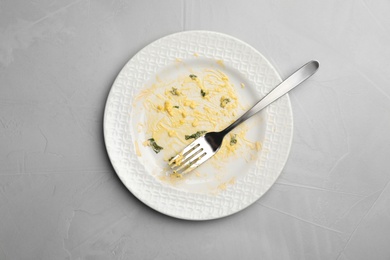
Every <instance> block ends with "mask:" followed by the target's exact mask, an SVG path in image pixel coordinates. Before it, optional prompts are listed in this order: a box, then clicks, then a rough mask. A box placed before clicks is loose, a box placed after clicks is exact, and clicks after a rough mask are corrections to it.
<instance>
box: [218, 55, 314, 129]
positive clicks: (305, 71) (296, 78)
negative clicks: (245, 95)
mask: <svg viewBox="0 0 390 260" xmlns="http://www.w3.org/2000/svg"><path fill="white" fill-rule="evenodd" d="M319 65H320V64H319V63H318V61H309V62H308V63H306V64H305V65H303V66H302V67H301V68H299V69H298V70H297V71H295V72H294V73H293V74H291V76H289V77H288V78H287V79H285V80H284V81H282V82H281V83H280V84H279V85H277V86H276V87H275V88H273V89H272V90H271V91H270V92H269V93H268V94H267V95H266V96H265V97H263V98H262V99H260V101H258V102H257V103H256V104H255V105H254V106H253V107H252V108H251V109H249V110H248V111H247V112H245V114H243V115H242V116H241V117H240V118H238V119H237V120H236V121H234V122H233V123H232V124H231V125H229V126H228V127H226V128H225V129H224V130H222V133H223V134H227V133H228V132H230V131H231V130H233V129H234V128H235V127H236V126H238V125H239V124H241V123H242V122H244V121H245V120H247V119H248V118H250V117H251V116H253V115H254V114H256V113H258V112H260V111H261V110H262V109H263V108H265V107H266V106H268V105H269V104H271V103H272V102H274V101H275V100H277V99H279V98H280V97H282V96H283V95H284V94H286V93H287V92H289V91H290V90H292V89H293V88H295V87H296V86H298V85H299V84H301V83H302V82H303V81H305V80H306V79H308V78H309V77H310V76H312V75H313V74H314V73H315V72H316V71H317V70H318V67H319Z"/></svg>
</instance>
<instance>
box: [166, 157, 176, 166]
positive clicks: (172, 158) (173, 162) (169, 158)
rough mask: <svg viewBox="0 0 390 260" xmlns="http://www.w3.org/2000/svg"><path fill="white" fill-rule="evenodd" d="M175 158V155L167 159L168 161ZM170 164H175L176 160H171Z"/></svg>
mask: <svg viewBox="0 0 390 260" xmlns="http://www.w3.org/2000/svg"><path fill="white" fill-rule="evenodd" d="M173 158H175V156H172V157H171V158H169V159H168V162H170V161H172V159H173ZM172 164H176V160H175V161H174V162H172Z"/></svg>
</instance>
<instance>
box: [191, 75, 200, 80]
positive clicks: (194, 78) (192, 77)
mask: <svg viewBox="0 0 390 260" xmlns="http://www.w3.org/2000/svg"><path fill="white" fill-rule="evenodd" d="M197 77H198V76H196V75H194V74H190V78H191V79H192V80H196V78H197Z"/></svg>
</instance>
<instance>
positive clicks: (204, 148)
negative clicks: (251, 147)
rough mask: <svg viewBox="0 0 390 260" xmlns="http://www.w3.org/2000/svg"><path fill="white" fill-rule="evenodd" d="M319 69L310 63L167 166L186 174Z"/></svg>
mask: <svg viewBox="0 0 390 260" xmlns="http://www.w3.org/2000/svg"><path fill="white" fill-rule="evenodd" d="M318 68H319V63H318V61H310V62H308V63H306V64H305V65H303V66H302V67H301V68H300V69H298V70H297V71H296V72H294V73H293V74H292V75H291V76H290V77H288V78H287V79H286V80H284V81H283V82H282V83H280V84H279V85H277V86H276V87H275V88H274V89H272V90H271V91H270V92H269V93H268V94H267V95H266V96H265V97H263V98H262V99H261V100H260V101H258V102H257V103H256V104H255V105H254V106H253V107H252V108H251V109H249V110H248V111H247V112H245V114H243V115H242V116H241V117H240V118H238V119H237V120H236V121H234V122H233V123H232V124H231V125H229V126H228V127H226V128H225V129H224V130H222V131H220V132H208V133H206V134H205V135H203V136H201V137H199V138H197V139H196V140H195V141H193V142H192V143H191V144H189V145H188V146H187V147H185V148H184V149H183V150H182V151H181V152H180V153H179V154H177V155H176V156H174V157H173V158H171V159H170V160H169V162H168V164H169V165H170V166H171V168H172V170H173V173H177V174H180V175H183V174H186V173H188V172H190V171H192V170H194V169H195V168H197V167H198V166H199V165H201V164H202V163H204V162H205V161H207V160H208V159H210V158H211V157H212V156H213V155H214V154H215V153H216V152H217V151H218V150H219V148H221V145H222V141H223V138H224V137H225V135H226V134H227V133H229V132H230V131H231V130H233V129H234V128H235V127H236V126H238V125H239V124H241V123H242V122H244V121H245V120H247V119H248V118H250V117H251V116H253V115H254V114H256V113H258V112H260V111H261V110H262V109H263V108H265V107H266V106H268V105H269V104H271V103H272V102H274V101H275V100H277V99H278V98H280V97H282V96H283V95H284V94H286V93H287V92H289V91H290V90H292V89H293V88H295V87H296V86H298V85H299V84H300V83H302V82H303V81H304V80H306V79H307V78H309V77H310V76H312V75H313V74H314V73H315V72H316V71H317V69H318Z"/></svg>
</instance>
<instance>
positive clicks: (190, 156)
mask: <svg viewBox="0 0 390 260" xmlns="http://www.w3.org/2000/svg"><path fill="white" fill-rule="evenodd" d="M199 139H202V137H201V138H199ZM199 139H197V140H195V141H194V142H192V143H191V144H189V145H188V146H187V147H186V148H184V149H183V151H181V152H180V153H179V154H177V155H176V156H175V157H173V158H171V159H170V160H169V162H168V164H169V165H170V166H171V168H172V170H173V173H177V174H181V175H182V174H185V173H188V172H190V171H191V170H193V169H195V168H196V167H198V166H199V165H200V164H201V162H203V160H201V159H202V158H204V157H205V155H206V154H207V152H206V151H205V149H204V148H203V147H202V146H201V144H200V142H199V141H198V140H199Z"/></svg>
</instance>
